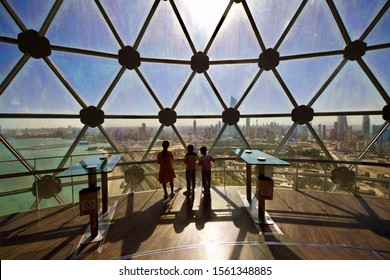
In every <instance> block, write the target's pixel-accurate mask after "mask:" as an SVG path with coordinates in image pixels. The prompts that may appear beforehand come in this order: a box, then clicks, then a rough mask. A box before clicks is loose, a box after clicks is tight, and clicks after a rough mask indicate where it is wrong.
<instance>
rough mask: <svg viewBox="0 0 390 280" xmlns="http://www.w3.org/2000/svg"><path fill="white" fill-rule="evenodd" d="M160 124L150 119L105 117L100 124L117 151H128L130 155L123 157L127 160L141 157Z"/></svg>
mask: <svg viewBox="0 0 390 280" xmlns="http://www.w3.org/2000/svg"><path fill="white" fill-rule="evenodd" d="M160 125H161V124H160V123H159V121H158V120H150V119H126V120H125V119H119V120H116V119H105V120H104V123H103V124H102V126H103V128H104V129H105V131H106V132H107V134H108V135H109V136H110V138H111V140H112V141H113V142H114V143H115V145H116V147H117V148H118V149H119V151H120V152H122V153H125V154H127V153H129V156H130V157H129V158H126V157H127V156H125V158H124V159H125V160H128V161H131V160H135V159H137V160H138V159H141V158H142V156H143V154H144V153H145V149H146V147H147V146H148V145H149V143H150V142H151V141H152V139H153V137H154V136H155V135H156V132H157V130H158V128H159V127H160ZM135 143H137V144H135Z"/></svg>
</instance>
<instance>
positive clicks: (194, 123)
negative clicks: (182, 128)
mask: <svg viewBox="0 0 390 280" xmlns="http://www.w3.org/2000/svg"><path fill="white" fill-rule="evenodd" d="M193 125H194V134H195V135H196V120H194V122H193Z"/></svg>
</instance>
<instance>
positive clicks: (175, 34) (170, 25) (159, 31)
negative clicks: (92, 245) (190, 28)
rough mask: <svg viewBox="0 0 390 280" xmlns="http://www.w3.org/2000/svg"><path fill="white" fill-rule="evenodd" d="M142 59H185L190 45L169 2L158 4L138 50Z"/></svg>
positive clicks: (189, 51) (188, 55)
mask: <svg viewBox="0 0 390 280" xmlns="http://www.w3.org/2000/svg"><path fill="white" fill-rule="evenodd" d="M138 51H139V53H140V54H141V56H142V57H153V58H169V59H186V60H188V59H189V58H190V57H191V56H192V55H193V53H192V51H191V48H190V45H189V43H188V41H187V38H186V37H185V35H184V32H183V29H182V28H181V26H180V24H179V21H178V20H177V18H176V15H175V13H174V12H173V9H172V7H171V5H170V3H169V2H165V1H163V2H160V5H159V6H158V7H157V10H156V12H155V14H154V15H153V18H152V20H151V22H150V24H149V26H148V28H147V29H146V32H145V34H144V36H143V38H142V40H141V43H140V45H139V48H138Z"/></svg>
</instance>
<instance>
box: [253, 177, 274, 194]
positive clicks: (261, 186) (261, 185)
mask: <svg viewBox="0 0 390 280" xmlns="http://www.w3.org/2000/svg"><path fill="white" fill-rule="evenodd" d="M273 194H274V181H273V180H272V179H271V178H269V177H258V181H257V190H256V198H257V199H264V200H272V199H273Z"/></svg>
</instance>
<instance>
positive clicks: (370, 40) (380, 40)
mask: <svg viewBox="0 0 390 280" xmlns="http://www.w3.org/2000/svg"><path fill="white" fill-rule="evenodd" d="M389 26H390V9H387V11H386V13H385V14H384V15H383V16H382V18H381V19H380V20H379V22H378V23H377V24H376V25H375V27H374V29H373V30H372V31H371V32H370V34H368V36H367V38H366V39H365V40H364V41H365V42H366V43H367V44H368V45H379V44H387V43H389V42H390V32H389Z"/></svg>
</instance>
